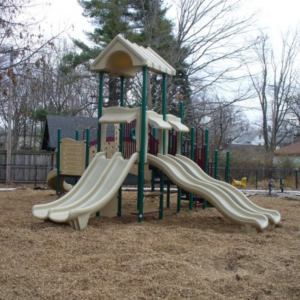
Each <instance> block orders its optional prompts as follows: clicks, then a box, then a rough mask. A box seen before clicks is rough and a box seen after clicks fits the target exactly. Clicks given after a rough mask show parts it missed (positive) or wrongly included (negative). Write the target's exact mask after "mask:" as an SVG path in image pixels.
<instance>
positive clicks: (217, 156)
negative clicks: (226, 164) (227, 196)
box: [214, 150, 219, 179]
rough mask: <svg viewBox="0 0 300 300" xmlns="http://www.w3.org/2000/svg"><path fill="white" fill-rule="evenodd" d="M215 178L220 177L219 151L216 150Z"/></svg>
mask: <svg viewBox="0 0 300 300" xmlns="http://www.w3.org/2000/svg"><path fill="white" fill-rule="evenodd" d="M214 173H215V174H214V175H215V179H218V175H219V151H218V150H215V172H214Z"/></svg>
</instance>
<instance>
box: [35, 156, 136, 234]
mask: <svg viewBox="0 0 300 300" xmlns="http://www.w3.org/2000/svg"><path fill="white" fill-rule="evenodd" d="M138 157H139V154H138V153H135V154H133V155H132V156H131V158H130V159H129V160H125V159H123V157H122V154H121V153H120V152H116V153H115V154H114V156H113V157H112V158H111V159H106V158H105V153H103V152H100V153H97V155H96V156H95V158H94V159H93V160H92V162H91V164H90V165H89V166H88V168H87V169H86V171H85V172H84V174H83V175H82V177H81V178H80V180H79V181H78V183H77V184H76V185H75V186H74V188H72V189H71V190H70V192H69V193H68V194H66V195H65V196H63V197H62V198H60V199H58V200H56V201H53V202H51V203H47V204H40V205H35V206H34V207H33V208H32V212H33V215H34V216H35V217H36V218H38V219H41V220H46V219H50V220H52V221H54V222H60V223H64V222H68V223H70V225H71V227H72V228H74V229H75V230H82V229H84V228H85V227H86V226H87V223H88V220H89V217H90V215H91V214H93V213H96V212H97V211H99V210H101V209H102V208H104V207H105V206H106V204H108V203H109V201H110V200H111V199H112V198H113V197H114V195H115V194H116V193H117V191H118V189H119V188H120V187H121V185H122V183H123V181H124V180H125V178H126V176H127V175H128V173H129V172H130V170H131V168H132V166H133V164H134V163H135V162H136V161H137V160H138Z"/></svg>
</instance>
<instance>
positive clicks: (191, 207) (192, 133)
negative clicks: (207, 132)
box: [189, 127, 195, 210]
mask: <svg viewBox="0 0 300 300" xmlns="http://www.w3.org/2000/svg"><path fill="white" fill-rule="evenodd" d="M194 149H195V127H191V153H190V156H191V160H192V161H194V158H195V157H194ZM193 205H194V195H193V194H190V207H189V208H190V210H193Z"/></svg>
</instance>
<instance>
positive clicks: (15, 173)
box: [0, 164, 299, 190]
mask: <svg viewBox="0 0 300 300" xmlns="http://www.w3.org/2000/svg"><path fill="white" fill-rule="evenodd" d="M10 166H11V182H13V183H34V184H45V183H46V180H47V174H48V173H49V172H50V171H51V170H52V169H53V167H55V166H51V165H20V164H12V165H10ZM229 174H230V176H229V181H230V182H231V180H232V179H235V180H241V179H242V178H243V177H247V182H246V186H247V188H249V189H265V190H268V183H269V181H270V180H271V179H273V188H274V189H280V179H282V180H283V182H284V187H285V189H293V190H297V189H298V187H299V171H298V170H279V169H237V168H230V170H229ZM209 175H210V176H212V177H215V174H214V168H213V166H211V167H210V168H209ZM217 177H218V179H220V180H222V181H225V180H226V178H225V168H221V167H220V168H218V176H217ZM0 182H1V183H5V182H6V165H5V164H2V165H0Z"/></svg>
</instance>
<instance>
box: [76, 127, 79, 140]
mask: <svg viewBox="0 0 300 300" xmlns="http://www.w3.org/2000/svg"><path fill="white" fill-rule="evenodd" d="M75 140H76V141H78V140H79V130H78V129H76V135H75Z"/></svg>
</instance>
